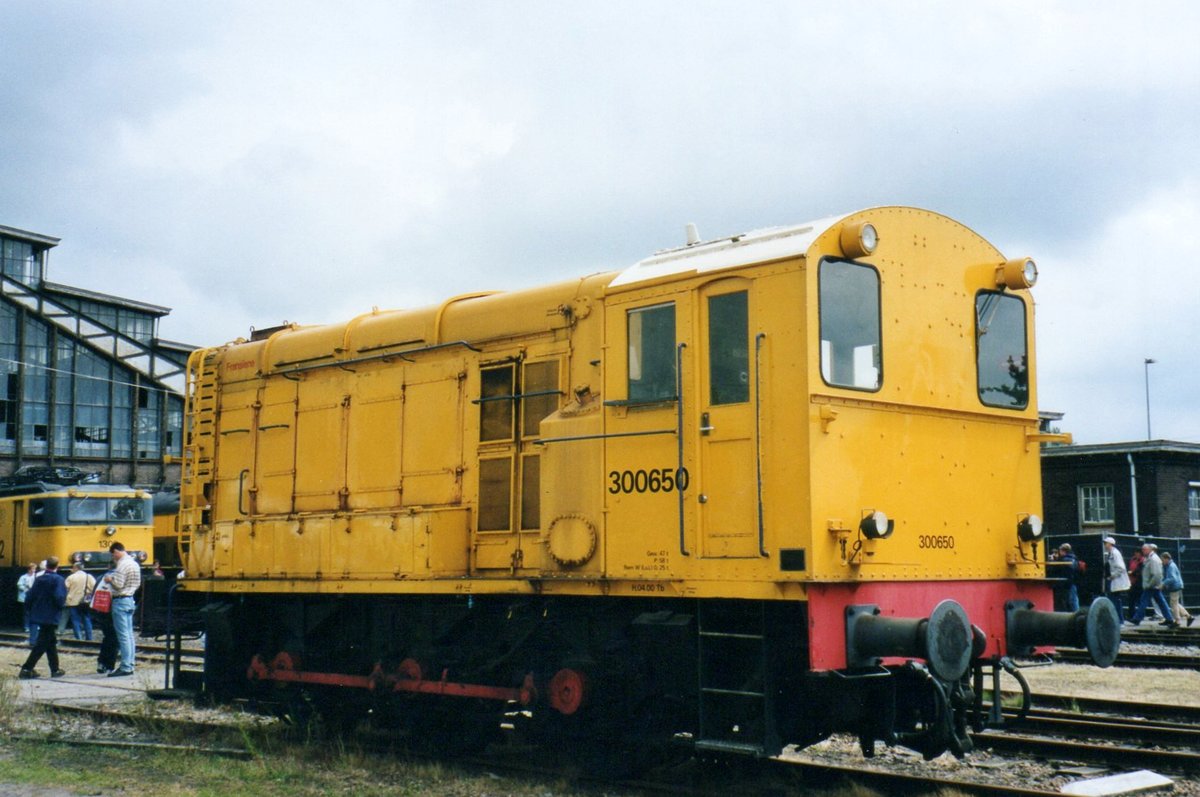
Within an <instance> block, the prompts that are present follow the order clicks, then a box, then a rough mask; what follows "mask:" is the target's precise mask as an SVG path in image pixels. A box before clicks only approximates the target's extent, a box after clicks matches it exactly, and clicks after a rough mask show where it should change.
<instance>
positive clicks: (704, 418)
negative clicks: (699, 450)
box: [700, 412, 714, 434]
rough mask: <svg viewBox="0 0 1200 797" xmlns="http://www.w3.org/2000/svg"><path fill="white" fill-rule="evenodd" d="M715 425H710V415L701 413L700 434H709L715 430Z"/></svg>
mask: <svg viewBox="0 0 1200 797" xmlns="http://www.w3.org/2000/svg"><path fill="white" fill-rule="evenodd" d="M713 428H714V427H713V425H712V424H711V423H709V420H708V413H707V412H702V413H700V434H709V433H710V432H712V430H713Z"/></svg>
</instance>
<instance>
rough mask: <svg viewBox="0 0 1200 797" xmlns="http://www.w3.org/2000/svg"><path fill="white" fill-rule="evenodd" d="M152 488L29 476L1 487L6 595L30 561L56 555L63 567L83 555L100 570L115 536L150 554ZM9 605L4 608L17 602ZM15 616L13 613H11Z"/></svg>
mask: <svg viewBox="0 0 1200 797" xmlns="http://www.w3.org/2000/svg"><path fill="white" fill-rule="evenodd" d="M151 523H152V518H151V508H150V494H149V493H147V492H144V491H142V490H137V489H134V488H133V487H127V486H120V485H111V484H90V483H85V484H79V485H60V484H50V483H47V482H40V481H31V482H25V483H13V484H10V485H8V486H4V487H0V581H3V586H4V590H5V594H6V595H10V594H13V593H14V592H15V587H13V585H14V584H15V583H16V579H17V578H18V577H19V576H20V575H21V574H22V573H24V572H25V569H26V567H27V566H28V564H29V563H31V562H42V561H44V560H45V559H46V558H47V557H50V556H56V557H58V560H59V561H60V562H61V563H62V565H63V568H64V572H65V571H66V569H68V568H70V565H71V563H72V562H75V561H80V562H83V563H84V567H85V568H87V569H88V570H102V569H104V568H105V567H106V566H107V565H108V564H109V563H110V562H111V561H112V556H111V554H109V552H108V547H109V545H111V544H112V543H113V541H114V540H120V541H121V542H122V543H124V544H125V549H126V550H127V551H128V552H129V553H130V554H131V555H133V556H134V557H135V558H136V559H137V560H138V561H139V562H147V561H149V560H150V558H151V556H150V554H151V553H152V551H153V547H152V526H151ZM5 605H6V606H8V609H7V610H6V614H7V612H8V611H9V610H12V609H13V608H14V606H15V604H13V606H9V601H5ZM7 619H8V620H10V621H11V620H12V619H13V618H12V617H8V618H7Z"/></svg>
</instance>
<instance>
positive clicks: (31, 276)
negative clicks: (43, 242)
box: [0, 238, 41, 285]
mask: <svg viewBox="0 0 1200 797" xmlns="http://www.w3.org/2000/svg"><path fill="white" fill-rule="evenodd" d="M0 271H3V272H4V273H5V274H7V275H8V276H10V277H12V278H13V279H15V280H20V281H21V282H23V283H25V284H26V285H33V284H35V283H37V281H38V280H39V279H40V278H41V269H40V268H39V266H38V256H37V254H36V253H35V252H34V251H33V244H31V243H29V242H27V241H14V240H11V239H9V238H0Z"/></svg>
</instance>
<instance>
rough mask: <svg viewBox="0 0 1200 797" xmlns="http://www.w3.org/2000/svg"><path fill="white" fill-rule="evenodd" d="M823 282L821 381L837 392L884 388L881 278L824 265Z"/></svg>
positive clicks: (844, 265)
mask: <svg viewBox="0 0 1200 797" xmlns="http://www.w3.org/2000/svg"><path fill="white" fill-rule="evenodd" d="M819 282H820V313H821V378H822V379H824V380H825V383H826V384H828V385H834V386H837V387H849V388H854V389H855V390H878V389H879V388H880V387H881V386H882V385H883V367H882V365H883V356H882V348H883V343H882V339H881V337H880V322H879V314H880V303H879V272H877V271H876V270H875V269H873V268H871V267H870V266H864V265H860V264H858V263H850V262H847V261H844V260H822V261H821V269H820V279H819Z"/></svg>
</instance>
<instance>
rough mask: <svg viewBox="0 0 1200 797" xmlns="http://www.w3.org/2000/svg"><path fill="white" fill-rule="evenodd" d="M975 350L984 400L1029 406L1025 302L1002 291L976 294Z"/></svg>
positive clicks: (1007, 405)
mask: <svg viewBox="0 0 1200 797" xmlns="http://www.w3.org/2000/svg"><path fill="white" fill-rule="evenodd" d="M975 353H976V370H977V371H978V376H979V400H980V401H982V402H983V403H984V404H986V405H987V406H989V407H1003V408H1005V409H1024V408H1025V407H1027V406H1029V355H1028V347H1027V341H1026V339H1025V302H1023V301H1022V300H1021V299H1020V298H1019V297H1017V296H1013V295H1012V294H1005V293H999V292H998V291H982V292H980V293H979V294H978V295H977V296H976V297H975Z"/></svg>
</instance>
